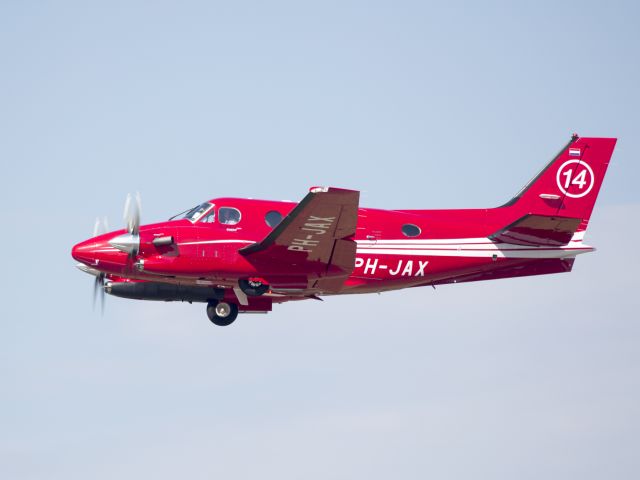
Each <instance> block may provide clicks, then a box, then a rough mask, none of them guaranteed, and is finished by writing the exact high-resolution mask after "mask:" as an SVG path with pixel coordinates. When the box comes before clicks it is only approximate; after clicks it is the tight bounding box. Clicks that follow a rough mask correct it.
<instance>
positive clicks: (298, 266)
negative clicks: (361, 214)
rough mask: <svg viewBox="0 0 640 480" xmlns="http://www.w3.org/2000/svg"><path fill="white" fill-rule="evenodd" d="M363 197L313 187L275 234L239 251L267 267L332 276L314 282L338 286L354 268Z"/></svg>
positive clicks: (334, 288) (323, 286) (340, 190)
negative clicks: (360, 205)
mask: <svg viewBox="0 0 640 480" xmlns="http://www.w3.org/2000/svg"><path fill="white" fill-rule="evenodd" d="M359 199H360V193H359V192H357V191H354V190H343V189H339V188H312V189H311V191H310V192H309V193H308V194H307V196H306V197H305V198H303V199H302V201H301V202H300V203H299V204H298V205H297V206H296V207H295V208H294V209H293V210H292V211H291V213H289V215H287V216H286V217H285V218H284V219H283V220H282V222H280V224H279V225H278V226H277V227H276V228H274V229H273V231H272V232H271V233H270V234H269V235H267V236H266V237H265V238H264V239H263V240H262V241H260V242H257V243H254V244H252V245H249V246H247V247H244V248H242V249H240V250H239V252H240V253H241V254H242V255H244V256H245V257H246V258H247V260H249V261H250V262H251V263H253V264H255V265H257V266H259V268H261V269H267V270H271V271H273V270H274V269H275V270H276V271H279V272H281V273H291V274H305V275H307V277H308V278H309V279H310V280H311V279H312V278H315V279H319V278H322V277H330V278H332V279H333V280H329V278H325V279H324V280H320V281H319V282H320V283H319V284H317V285H314V284H310V285H308V286H309V287H316V288H322V289H326V290H336V289H338V288H339V287H340V286H341V285H342V281H343V279H341V277H344V278H346V276H348V275H349V274H350V273H351V272H352V271H353V268H354V264H355V256H356V243H355V242H354V241H353V239H352V237H353V236H354V235H355V232H356V225H357V223H358V202H359ZM314 283H315V282H314Z"/></svg>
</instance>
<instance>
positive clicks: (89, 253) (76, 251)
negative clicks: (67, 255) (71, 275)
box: [71, 240, 95, 265]
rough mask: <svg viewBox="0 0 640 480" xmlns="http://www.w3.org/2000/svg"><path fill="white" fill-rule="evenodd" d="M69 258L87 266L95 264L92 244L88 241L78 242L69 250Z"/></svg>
mask: <svg viewBox="0 0 640 480" xmlns="http://www.w3.org/2000/svg"><path fill="white" fill-rule="evenodd" d="M71 256H72V257H73V258H74V259H75V260H77V261H78V262H82V263H85V264H87V265H89V264H94V263H95V254H94V243H93V242H91V241H90V240H87V241H85V242H80V243H78V244H77V245H74V247H73V248H72V249H71Z"/></svg>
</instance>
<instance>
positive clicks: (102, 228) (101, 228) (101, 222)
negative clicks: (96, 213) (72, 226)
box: [93, 217, 109, 237]
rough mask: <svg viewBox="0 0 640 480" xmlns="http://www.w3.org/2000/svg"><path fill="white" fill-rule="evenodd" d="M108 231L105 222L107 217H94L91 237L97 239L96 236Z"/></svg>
mask: <svg viewBox="0 0 640 480" xmlns="http://www.w3.org/2000/svg"><path fill="white" fill-rule="evenodd" d="M108 231H109V222H108V221H107V217H102V218H99V217H96V222H95V223H94V224H93V236H94V237H97V236H98V235H102V234H103V233H107V232H108Z"/></svg>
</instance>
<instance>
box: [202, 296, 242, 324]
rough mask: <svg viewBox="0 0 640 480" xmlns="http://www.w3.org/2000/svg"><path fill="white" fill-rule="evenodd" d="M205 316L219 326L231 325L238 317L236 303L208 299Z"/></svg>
mask: <svg viewBox="0 0 640 480" xmlns="http://www.w3.org/2000/svg"><path fill="white" fill-rule="evenodd" d="M207 317H209V320H211V323H213V324H214V325H218V326H219V327H226V326H227V325H231V324H232V323H233V321H234V320H235V319H236V318H237V317H238V305H236V304H235V303H227V302H217V301H210V302H209V303H208V304H207Z"/></svg>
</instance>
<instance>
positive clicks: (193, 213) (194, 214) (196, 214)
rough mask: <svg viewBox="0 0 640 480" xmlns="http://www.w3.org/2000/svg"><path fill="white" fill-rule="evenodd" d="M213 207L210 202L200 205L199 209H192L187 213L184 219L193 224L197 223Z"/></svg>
mask: <svg viewBox="0 0 640 480" xmlns="http://www.w3.org/2000/svg"><path fill="white" fill-rule="evenodd" d="M212 206H213V205H211V204H210V203H209V202H205V203H203V204H202V205H198V206H197V207H194V208H192V209H191V210H189V211H188V212H187V213H185V214H184V217H182V218H186V219H187V220H191V221H192V222H197V221H198V219H199V218H200V217H201V216H202V215H204V214H205V213H206V212H207V211H208V210H209V209H210V208H211V207H212Z"/></svg>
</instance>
